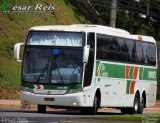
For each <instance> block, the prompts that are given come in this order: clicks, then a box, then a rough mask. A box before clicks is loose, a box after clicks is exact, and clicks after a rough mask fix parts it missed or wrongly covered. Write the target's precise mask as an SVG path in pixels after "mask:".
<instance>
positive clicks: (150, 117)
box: [82, 114, 160, 123]
mask: <svg viewBox="0 0 160 123" xmlns="http://www.w3.org/2000/svg"><path fill="white" fill-rule="evenodd" d="M82 119H89V120H109V121H112V120H113V121H135V122H142V121H143V123H145V122H146V121H155V122H153V123H159V122H160V114H135V115H108V116H105V117H85V118H82Z"/></svg>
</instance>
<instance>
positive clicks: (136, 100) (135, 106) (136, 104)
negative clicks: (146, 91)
mask: <svg viewBox="0 0 160 123" xmlns="http://www.w3.org/2000/svg"><path fill="white" fill-rule="evenodd" d="M140 105H141V104H140V97H139V94H138V93H136V95H135V98H134V104H133V108H131V112H130V114H139V113H140V110H141V109H140V107H141V106H140Z"/></svg>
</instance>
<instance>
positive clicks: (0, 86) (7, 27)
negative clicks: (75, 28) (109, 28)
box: [0, 0, 89, 99]
mask: <svg viewBox="0 0 160 123" xmlns="http://www.w3.org/2000/svg"><path fill="white" fill-rule="evenodd" d="M2 3H3V1H0V6H1V4H2ZM37 3H39V4H43V5H50V4H51V5H53V6H55V7H56V9H55V12H52V13H49V12H42V13H32V12H30V13H3V12H2V10H1V8H0V99H1V98H5V99H6V98H19V91H20V76H21V64H20V63H17V62H16V61H14V59H13V47H14V44H15V43H17V42H24V41H25V39H26V36H27V33H28V30H29V28H31V27H33V26H38V25H57V24H62V25H64V24H66V25H68V24H75V23H89V21H88V19H87V18H86V17H87V16H86V15H83V14H78V12H77V9H76V8H75V7H74V6H73V5H72V4H70V2H68V1H67V0H36V1H34V0H23V1H20V0H16V4H18V5H32V6H34V5H36V4H37ZM79 13H81V12H79Z"/></svg>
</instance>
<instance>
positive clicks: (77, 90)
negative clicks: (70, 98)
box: [67, 88, 82, 94]
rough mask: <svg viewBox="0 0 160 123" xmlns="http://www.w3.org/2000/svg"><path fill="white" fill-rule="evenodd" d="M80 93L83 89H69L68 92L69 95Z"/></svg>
mask: <svg viewBox="0 0 160 123" xmlns="http://www.w3.org/2000/svg"><path fill="white" fill-rule="evenodd" d="M79 92H82V88H79V89H69V90H68V91H67V94H72V93H79Z"/></svg>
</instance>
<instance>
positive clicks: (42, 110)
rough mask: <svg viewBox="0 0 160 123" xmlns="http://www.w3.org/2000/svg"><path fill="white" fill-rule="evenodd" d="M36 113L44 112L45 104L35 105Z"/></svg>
mask: <svg viewBox="0 0 160 123" xmlns="http://www.w3.org/2000/svg"><path fill="white" fill-rule="evenodd" d="M37 108H38V113H45V112H46V105H37Z"/></svg>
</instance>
